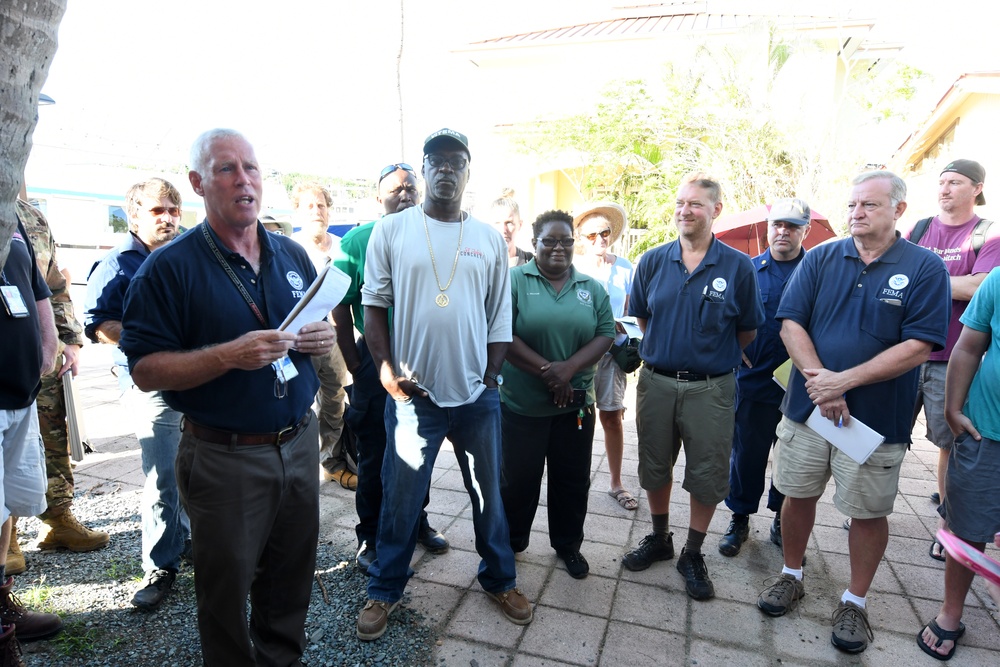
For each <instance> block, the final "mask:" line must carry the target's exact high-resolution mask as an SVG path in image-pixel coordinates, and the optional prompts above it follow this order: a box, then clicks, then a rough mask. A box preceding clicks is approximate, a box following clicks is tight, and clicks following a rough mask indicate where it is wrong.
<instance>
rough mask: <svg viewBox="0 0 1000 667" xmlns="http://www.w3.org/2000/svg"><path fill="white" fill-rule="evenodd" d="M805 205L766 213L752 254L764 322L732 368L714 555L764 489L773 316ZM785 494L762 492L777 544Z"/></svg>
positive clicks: (770, 431) (773, 409) (796, 252)
mask: <svg viewBox="0 0 1000 667" xmlns="http://www.w3.org/2000/svg"><path fill="white" fill-rule="evenodd" d="M809 216H810V210H809V204H807V203H805V202H804V201H802V200H801V199H780V200H778V201H777V202H775V203H774V204H773V205H772V206H771V210H770V212H769V213H768V216H767V245H768V248H767V250H765V251H764V252H763V253H761V254H760V255H759V256H757V257H754V259H753V265H754V267H755V268H756V269H757V286H758V288H759V289H760V297H761V301H763V303H764V324H762V325H761V326H760V327H758V329H757V337H756V338H754V340H753V341H752V342H751V343H750V344H749V345H747V346H746V348H745V349H744V350H743V357H744V359H743V365H741V366H740V367H739V369H738V370H737V371H736V428H735V429H734V431H733V454H732V457H731V458H730V463H729V495H728V496H726V507H728V508H729V509H731V510H732V511H733V518H732V521H730V523H729V530H727V531H726V534H725V536H724V537H723V538H722V540H721V541H720V542H719V553H721V554H722V555H723V556H735V555H736V554H738V553H739V552H740V548H741V547H742V546H743V543H744V542H745V541H746V539H747V537H748V536H749V534H750V515H751V514H756V513H757V508H758V506H759V504H760V496H761V494H762V493H763V492H764V475H765V473H766V470H767V459H768V456H769V455H770V453H771V445H772V444H773V443H774V428H775V427H776V426H777V425H778V422H779V421H781V410H780V409H779V407H778V406H780V405H781V399H782V398H783V397H784V394H785V392H784V390H783V389H782V388H781V386H780V385H779V384H778V383H776V382H775V381H774V371H775V369H777V368H778V366H780V365H781V364H783V363H785V361H787V360H788V352H787V351H786V350H785V344H784V343H782V342H781V323H780V322H778V321H777V320H776V319H774V316H775V314H776V313H777V312H778V304H779V303H780V302H781V295H782V293H783V292H784V291H785V284H786V283H787V282H788V278H789V277H790V276H791V275H792V272H793V271H794V270H795V267H797V266H798V265H799V262H801V261H802V258H803V257H804V256H805V254H806V251H805V249H804V248H803V247H802V242H803V241H804V240H805V238H806V236H807V235H808V234H809ZM784 500H785V496H784V495H782V493H781V492H780V491H778V490H777V489H776V488H774V483H772V484H771V488H770V490H769V491H768V494H767V508H768V509H769V510H771V511H772V512H774V522H773V523H772V524H771V541H772V542H774V543H775V544H777V545H778V546H781V503H782V502H783V501H784Z"/></svg>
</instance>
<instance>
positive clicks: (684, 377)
mask: <svg viewBox="0 0 1000 667" xmlns="http://www.w3.org/2000/svg"><path fill="white" fill-rule="evenodd" d="M689 375H691V374H690V373H688V372H687V371H677V372H676V373H674V379H676V380H677V381H678V382H690V381H691V378H689V377H688V376H689Z"/></svg>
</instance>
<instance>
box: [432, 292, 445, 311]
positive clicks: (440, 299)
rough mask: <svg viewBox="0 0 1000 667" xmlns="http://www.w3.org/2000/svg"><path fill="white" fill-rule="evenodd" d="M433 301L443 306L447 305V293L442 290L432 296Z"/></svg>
mask: <svg viewBox="0 0 1000 667" xmlns="http://www.w3.org/2000/svg"><path fill="white" fill-rule="evenodd" d="M434 303H436V304H437V305H439V306H441V307H442V308H444V307H445V306H447V305H448V295H447V294H445V293H444V292H442V293H441V294H438V295H437V296H436V297H435V298H434Z"/></svg>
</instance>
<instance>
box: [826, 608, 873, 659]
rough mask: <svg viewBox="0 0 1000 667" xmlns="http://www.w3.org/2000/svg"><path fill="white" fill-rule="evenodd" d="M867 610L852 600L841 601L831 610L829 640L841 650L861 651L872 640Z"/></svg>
mask: <svg viewBox="0 0 1000 667" xmlns="http://www.w3.org/2000/svg"><path fill="white" fill-rule="evenodd" d="M874 639H875V635H874V633H872V626H871V625H869V624H868V612H866V611H865V610H864V609H862V608H861V607H859V606H858V605H856V604H854V603H853V602H841V603H840V604H839V605H837V611H835V612H833V635H832V636H831V637H830V642H831V643H832V644H833V645H834V646H836V647H837V648H839V649H840V650H841V651H847V652H848V653H861V652H862V651H864V650H865V649H866V648H868V642H869V641H870V640H874Z"/></svg>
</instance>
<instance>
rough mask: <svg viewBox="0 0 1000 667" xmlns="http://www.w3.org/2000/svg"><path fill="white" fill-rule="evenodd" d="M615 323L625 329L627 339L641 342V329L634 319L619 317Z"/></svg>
mask: <svg viewBox="0 0 1000 667" xmlns="http://www.w3.org/2000/svg"><path fill="white" fill-rule="evenodd" d="M616 321H617V322H618V324H620V325H622V328H623V329H625V334H626V335H627V336H628V337H629V338H638V339H639V340H642V329H640V328H639V325H638V324H637V323H636V321H635V318H634V317H620V318H618V320H616Z"/></svg>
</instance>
